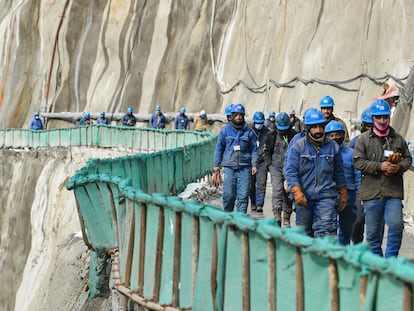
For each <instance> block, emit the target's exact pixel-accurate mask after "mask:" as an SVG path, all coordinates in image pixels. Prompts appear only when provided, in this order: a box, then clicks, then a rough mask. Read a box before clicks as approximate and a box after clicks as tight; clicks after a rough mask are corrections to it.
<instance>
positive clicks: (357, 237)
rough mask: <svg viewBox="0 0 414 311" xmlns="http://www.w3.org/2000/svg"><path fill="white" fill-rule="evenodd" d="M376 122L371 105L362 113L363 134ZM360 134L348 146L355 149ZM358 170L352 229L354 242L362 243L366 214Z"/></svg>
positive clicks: (358, 171) (360, 176)
mask: <svg viewBox="0 0 414 311" xmlns="http://www.w3.org/2000/svg"><path fill="white" fill-rule="evenodd" d="M373 126H374V123H373V121H372V111H371V107H368V108H366V109H365V110H364V111H362V114H361V134H362V133H364V132H366V131H370V130H371V129H372V127H373ZM359 136H360V135H357V136H355V137H354V138H352V139H351V141H350V142H349V143H348V147H349V148H352V149H354V148H355V144H356V141H357V140H358V138H359ZM356 171H357V178H358V186H357V191H356V196H355V206H356V208H357V214H356V220H355V222H354V226H353V229H352V243H353V244H357V243H361V242H362V241H363V240H364V227H365V216H364V206H363V205H362V201H361V195H360V188H361V178H362V173H361V171H360V170H356Z"/></svg>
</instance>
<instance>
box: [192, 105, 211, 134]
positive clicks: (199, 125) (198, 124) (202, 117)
mask: <svg viewBox="0 0 414 311" xmlns="http://www.w3.org/2000/svg"><path fill="white" fill-rule="evenodd" d="M207 124H208V118H207V114H206V111H205V110H204V109H203V110H201V111H200V113H199V114H198V115H197V116H196V117H195V118H194V129H195V130H196V131H201V132H202V131H207Z"/></svg>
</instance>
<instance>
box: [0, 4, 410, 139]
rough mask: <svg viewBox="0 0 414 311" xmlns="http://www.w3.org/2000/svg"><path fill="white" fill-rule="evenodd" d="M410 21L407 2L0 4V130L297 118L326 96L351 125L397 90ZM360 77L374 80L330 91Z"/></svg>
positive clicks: (406, 59) (406, 60)
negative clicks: (201, 117) (185, 116)
mask: <svg viewBox="0 0 414 311" xmlns="http://www.w3.org/2000/svg"><path fill="white" fill-rule="evenodd" d="M413 15H414V6H412V5H411V3H410V2H409V1H356V0H350V1H322V0H318V1H316V0H315V1H300V0H294V1H287V0H285V1H276V2H275V1H271V0H264V1H261V2H260V4H258V3H256V2H251V1H250V2H249V1H216V0H213V1H172V0H170V1H163V2H161V3H160V2H157V1H136V0H135V1H129V2H123V1H83V2H82V1H23V0H14V1H1V5H0V17H1V19H0V31H1V33H2V34H3V35H2V37H1V38H0V47H1V48H0V126H2V127H26V126H27V124H28V122H29V120H30V119H31V117H32V113H33V111H35V110H38V111H44V112H46V111H47V112H63V111H72V112H79V111H91V112H99V111H101V110H105V111H108V112H124V111H125V110H126V108H127V107H128V106H132V107H134V108H135V112H137V113H149V112H152V110H153V109H154V107H155V105H161V106H162V108H163V110H164V111H166V112H168V111H170V112H172V111H178V109H179V107H181V106H185V107H187V111H189V112H195V111H199V110H201V109H202V108H205V109H206V110H207V112H208V113H223V111H224V107H225V106H226V105H227V104H228V103H230V102H242V103H244V104H245V105H246V106H247V110H248V114H249V115H250V116H251V115H252V114H253V113H254V111H256V110H263V111H265V112H269V111H271V110H275V111H287V110H288V109H290V108H291V107H293V108H295V109H296V110H297V111H298V113H300V112H303V110H304V109H306V108H308V107H310V106H315V105H318V102H319V99H320V98H321V97H322V96H324V95H327V94H329V95H331V96H333V98H334V99H335V101H336V106H335V111H336V112H337V114H339V115H341V116H343V117H346V118H350V117H351V116H353V117H356V116H359V115H360V113H361V111H362V110H363V108H365V107H367V106H368V105H369V104H370V102H371V101H372V98H373V97H375V96H378V95H379V94H380V93H381V91H382V88H381V83H382V82H383V81H384V80H385V79H386V77H387V75H391V76H393V77H395V78H397V80H398V79H402V80H401V82H402V83H406V80H405V77H406V76H407V75H408V73H409V71H410V68H411V66H412V62H413V59H414V56H413V54H412V53H411V49H412V42H411V41H412V39H411V38H412V35H411V30H412V28H413V23H414V19H413V18H412V16H413ZM360 74H368V75H369V76H370V77H372V78H375V79H374V81H373V80H371V79H368V78H365V77H362V78H360V79H356V80H354V81H353V82H349V83H338V82H341V81H347V80H349V79H351V78H354V77H358V76H359V75H360ZM295 78H299V79H301V80H293V79H295ZM292 80H293V81H292ZM289 81H291V82H290V83H288V82H289ZM409 112H410V113H411V110H410V111H409ZM404 115H405V116H407V111H405V113H404ZM49 126H61V124H54V123H53V122H52V123H51V124H49ZM412 135H413V133H411V132H410V136H412ZM410 138H412V137H410Z"/></svg>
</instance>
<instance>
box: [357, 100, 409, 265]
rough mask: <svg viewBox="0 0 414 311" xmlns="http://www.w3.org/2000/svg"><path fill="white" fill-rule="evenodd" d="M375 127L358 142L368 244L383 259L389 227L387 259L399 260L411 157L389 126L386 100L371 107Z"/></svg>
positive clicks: (363, 134) (358, 166) (389, 112)
mask: <svg viewBox="0 0 414 311" xmlns="http://www.w3.org/2000/svg"><path fill="white" fill-rule="evenodd" d="M371 112H372V121H373V123H374V127H373V128H372V130H370V131H366V132H364V133H362V134H361V135H360V137H359V138H358V140H357V142H356V144H355V149H354V165H355V167H356V168H357V169H359V170H361V172H362V174H363V175H362V180H361V200H362V201H363V204H364V213H365V226H366V241H367V243H368V244H369V245H370V247H371V250H372V252H373V253H374V254H377V255H379V256H383V250H382V242H383V236H384V222H385V224H386V225H387V227H388V232H387V243H386V250H385V255H384V256H385V257H393V256H395V257H396V256H398V253H399V250H400V247H401V240H402V234H403V230H404V222H403V212H402V209H403V204H402V200H403V199H404V184H403V174H404V172H406V171H407V170H408V169H409V168H410V167H411V162H412V157H411V153H410V151H409V150H408V146H407V143H406V141H405V140H404V138H403V137H402V136H401V135H399V134H398V133H396V132H395V130H394V129H393V128H392V127H391V126H390V119H391V117H390V115H391V109H390V106H389V105H388V103H387V102H386V101H384V100H381V99H380V100H375V101H374V102H373V103H372V105H371Z"/></svg>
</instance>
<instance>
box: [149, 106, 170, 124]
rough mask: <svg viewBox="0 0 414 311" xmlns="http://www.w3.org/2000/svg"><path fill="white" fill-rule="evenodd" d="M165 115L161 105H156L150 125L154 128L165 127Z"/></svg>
mask: <svg viewBox="0 0 414 311" xmlns="http://www.w3.org/2000/svg"><path fill="white" fill-rule="evenodd" d="M165 123H166V120H165V116H164V114H163V113H162V112H161V106H155V112H154V113H152V114H151V116H150V119H149V127H150V128H154V129H163V128H165Z"/></svg>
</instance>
